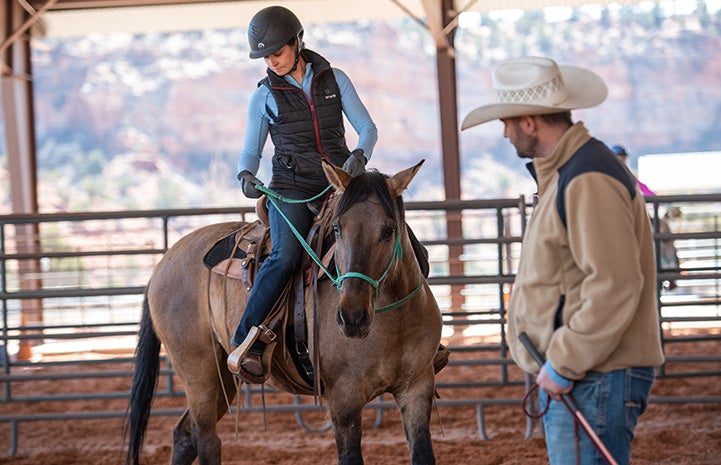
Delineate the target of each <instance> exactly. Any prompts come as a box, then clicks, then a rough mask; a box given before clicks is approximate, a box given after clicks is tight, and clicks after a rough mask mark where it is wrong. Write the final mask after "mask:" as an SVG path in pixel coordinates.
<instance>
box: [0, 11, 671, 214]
mask: <svg viewBox="0 0 721 465" xmlns="http://www.w3.org/2000/svg"><path fill="white" fill-rule="evenodd" d="M640 1H641V0H595V1H593V0H278V1H257V0H234V1H218V0H0V72H1V73H2V86H1V87H0V101H1V102H2V107H3V112H4V121H5V129H6V131H5V133H6V139H7V149H8V166H9V171H10V179H11V193H12V203H13V212H15V213H37V211H38V208H37V193H36V179H37V175H36V160H35V140H34V134H35V129H34V125H35V121H34V115H33V105H32V100H33V98H32V92H33V88H32V78H33V77H32V69H31V64H30V49H31V46H32V42H31V41H30V40H28V37H33V36H36V37H37V36H42V37H57V38H61V37H73V36H76V37H77V36H83V35H89V34H93V33H112V32H130V33H143V32H163V31H167V32H170V31H183V30H201V29H224V28H233V27H245V26H246V25H247V23H248V21H249V20H250V18H251V17H252V15H253V14H254V13H255V12H256V11H258V10H259V9H261V8H263V7H265V6H268V5H273V4H282V5H284V6H287V7H289V8H291V9H292V10H293V11H294V12H295V13H296V14H297V15H298V16H299V18H300V19H301V21H302V22H304V23H314V22H315V23H317V22H346V21H358V20H378V19H392V18H402V17H410V18H413V19H415V20H416V21H418V22H419V23H422V24H424V25H425V26H426V27H427V28H428V30H429V33H430V34H431V35H432V36H433V39H434V41H435V43H436V47H437V60H436V62H437V80H438V89H439V117H440V120H441V146H442V151H443V165H444V178H445V191H446V198H447V199H458V198H460V164H459V161H458V156H459V155H458V152H459V150H458V121H457V118H458V117H457V106H456V82H455V79H456V77H455V59H454V53H453V46H452V44H453V31H454V30H455V28H456V26H457V24H458V18H459V16H460V14H461V13H464V12H469V11H476V12H490V11H494V10H508V9H521V10H538V9H543V8H547V7H576V6H581V5H605V4H632V3H639V2H640ZM654 1H656V2H659V1H660V0H654Z"/></svg>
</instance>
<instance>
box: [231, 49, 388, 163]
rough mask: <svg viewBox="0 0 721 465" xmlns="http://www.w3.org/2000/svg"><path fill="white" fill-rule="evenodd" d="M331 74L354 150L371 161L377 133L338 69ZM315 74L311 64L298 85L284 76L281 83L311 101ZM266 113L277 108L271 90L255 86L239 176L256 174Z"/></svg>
mask: <svg viewBox="0 0 721 465" xmlns="http://www.w3.org/2000/svg"><path fill="white" fill-rule="evenodd" d="M332 70H333V76H335V80H336V82H337V83H338V87H339V89H340V96H341V104H342V106H343V113H344V114H345V116H346V118H348V121H349V122H350V124H351V126H353V129H354V130H355V132H356V133H357V134H358V146H357V148H361V149H363V153H364V155H365V157H366V159H368V160H370V157H371V155H372V154H373V148H374V147H375V145H376V142H377V141H378V129H377V128H376V125H375V123H374V122H373V120H372V119H371V116H370V114H369V113H368V110H367V109H366V107H365V105H363V102H362V101H361V99H360V97H359V96H358V92H356V90H355V87H353V83H352V82H351V81H350V79H349V78H348V76H347V75H346V74H345V73H344V72H343V71H341V70H339V69H337V68H332ZM314 74H315V73H314V72H313V66H312V64H311V63H306V68H305V75H304V76H303V82H302V83H301V84H300V85H299V84H298V82H297V81H296V80H295V79H293V78H292V77H291V76H290V75H286V76H284V79H285V80H286V81H287V82H288V83H289V84H292V85H294V86H295V87H298V88H302V89H303V92H305V94H306V96H308V98H311V97H310V95H311V83H312V81H313V76H314ZM268 111H270V112H272V114H273V115H277V114H278V104H277V103H276V101H275V98H274V97H273V94H272V93H271V92H270V89H268V88H267V87H266V86H258V88H257V89H256V90H255V92H254V93H253V95H252V96H251V98H250V104H249V105H248V122H247V126H246V128H245V137H244V140H243V149H242V151H241V152H240V157H239V158H238V165H237V168H238V171H237V172H238V173H240V172H242V171H250V172H251V173H253V175H254V176H255V175H256V174H257V173H258V169H259V167H260V159H261V156H262V153H263V147H264V146H265V143H266V141H267V139H268V133H269V125H270V124H273V122H272V119H271V118H270V116H269V115H268Z"/></svg>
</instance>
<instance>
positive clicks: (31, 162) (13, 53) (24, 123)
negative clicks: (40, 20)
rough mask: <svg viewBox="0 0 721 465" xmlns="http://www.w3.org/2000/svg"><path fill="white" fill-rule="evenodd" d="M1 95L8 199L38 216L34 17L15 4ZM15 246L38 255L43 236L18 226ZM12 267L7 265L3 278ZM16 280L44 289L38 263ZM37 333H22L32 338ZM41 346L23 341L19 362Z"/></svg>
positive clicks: (27, 307)
mask: <svg viewBox="0 0 721 465" xmlns="http://www.w3.org/2000/svg"><path fill="white" fill-rule="evenodd" d="M0 3H1V4H2V11H0V40H1V42H0V43H2V48H1V49H0V59H1V60H2V61H1V62H0V67H1V69H0V71H1V72H2V74H1V77H0V79H1V80H2V82H1V85H0V90H1V92H2V107H3V120H4V122H5V134H6V145H7V150H8V169H9V172H10V193H11V198H12V210H13V213H22V214H32V213H37V212H38V201H37V172H36V169H37V166H36V165H37V164H36V147H35V123H34V118H35V115H34V111H33V85H32V67H31V60H30V40H29V38H28V35H27V34H29V32H28V31H29V25H30V24H31V20H32V19H33V18H32V16H31V15H30V14H29V13H28V12H27V11H25V10H24V9H23V8H22V7H21V6H20V3H19V2H18V1H16V0H0ZM15 245H16V250H17V252H18V253H23V254H33V253H37V252H39V251H40V234H39V230H38V226H37V225H34V224H27V225H16V226H15ZM7 266H8V263H4V264H3V272H5V270H6V269H7ZM18 276H19V279H20V283H19V284H20V289H21V290H22V291H28V290H37V289H40V288H42V282H41V279H40V261H39V259H37V258H32V259H25V260H19V262H18ZM42 323H43V312H42V300H41V299H25V300H23V301H22V302H21V322H20V324H21V326H22V327H27V326H41V325H42ZM34 333H36V331H29V332H23V334H34ZM35 342H37V341H33V340H21V341H20V350H19V352H18V358H19V359H22V360H27V359H29V358H30V356H31V347H32V345H34V343H35Z"/></svg>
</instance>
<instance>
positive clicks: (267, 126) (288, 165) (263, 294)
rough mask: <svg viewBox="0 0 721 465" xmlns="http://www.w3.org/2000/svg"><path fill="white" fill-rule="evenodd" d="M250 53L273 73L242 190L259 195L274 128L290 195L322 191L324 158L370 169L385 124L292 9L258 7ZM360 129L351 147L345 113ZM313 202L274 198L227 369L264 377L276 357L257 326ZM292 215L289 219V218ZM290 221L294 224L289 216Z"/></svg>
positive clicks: (276, 185) (253, 106) (256, 113)
mask: <svg viewBox="0 0 721 465" xmlns="http://www.w3.org/2000/svg"><path fill="white" fill-rule="evenodd" d="M248 40H249V42H250V58H253V59H255V58H263V59H264V60H265V63H266V65H267V66H268V69H267V77H266V78H265V79H263V80H262V81H260V84H259V85H258V88H257V89H256V91H255V92H254V94H253V96H252V97H251V101H250V107H249V109H248V125H247V128H246V132H245V139H244V144H243V150H242V152H241V154H240V158H239V160H238V173H239V174H238V180H239V181H240V182H241V188H242V191H243V194H244V195H245V196H246V197H248V198H259V197H260V196H261V192H260V191H259V190H258V189H257V188H256V186H258V185H262V184H263V183H262V182H261V181H260V180H258V179H257V178H256V177H255V176H256V174H257V172H258V168H259V166H260V158H261V152H262V150H263V146H264V145H265V142H266V139H267V137H268V134H269V133H270V137H271V140H272V141H273V145H274V146H275V154H274V155H273V160H272V167H273V173H272V178H271V182H270V187H271V188H272V189H273V190H274V191H275V192H276V193H277V194H279V195H281V196H283V197H284V198H287V199H293V200H303V199H316V198H318V199H319V200H321V201H322V199H320V198H319V197H320V196H321V195H322V193H323V191H324V190H325V189H326V188H327V186H328V181H327V179H326V177H325V175H324V174H323V170H322V168H321V160H326V161H327V162H329V163H332V164H334V165H337V166H342V167H343V169H345V170H346V171H347V172H348V173H350V174H351V175H355V174H358V173H360V172H362V171H363V170H364V169H365V164H366V163H367V161H368V159H369V158H370V157H371V154H372V153H373V147H374V146H375V144H376V141H377V140H378V132H377V129H376V126H375V124H374V123H373V120H372V119H371V117H370V115H369V114H368V110H366V107H365V106H364V105H363V102H361V100H360V98H359V97H358V94H357V93H356V90H355V88H354V87H353V84H352V83H351V81H350V80H349V79H348V76H346V74H345V73H344V72H343V71H341V70H339V69H337V68H331V66H330V64H329V63H328V61H327V60H326V59H325V58H323V57H322V56H321V55H319V54H317V53H316V52H313V51H311V50H308V49H305V48H304V47H303V26H302V25H301V23H300V21H299V20H298V18H297V17H296V15H295V14H293V12H291V11H290V10H288V9H287V8H283V7H281V6H271V7H268V8H264V9H262V10H260V11H259V12H258V13H256V15H255V16H253V18H252V19H251V21H250V25H249V27H248ZM344 113H345V115H346V117H347V118H348V120H349V121H350V123H351V125H352V126H353V128H354V129H355V131H356V132H357V133H358V146H357V148H356V149H355V150H353V151H352V152H351V151H350V150H349V149H348V147H347V145H346V141H345V128H344V124H343V114H344ZM309 207H312V203H311V204H308V205H306V204H305V202H297V203H296V202H279V203H277V204H269V205H268V219H269V222H270V236H271V242H272V244H273V247H272V250H271V253H270V255H269V256H268V257H267V258H266V259H265V261H264V263H263V266H262V267H261V268H260V271H259V272H258V275H257V277H256V280H255V284H254V285H253V288H252V291H251V293H250V297H249V299H248V304H247V306H246V308H245V313H244V314H243V319H242V320H241V321H240V324H239V325H238V327H237V329H236V331H235V335H234V337H233V340H232V343H233V346H234V347H235V350H234V351H233V352H232V353H231V354H230V356H229V357H228V369H229V370H230V371H231V372H233V373H234V374H241V377H243V376H242V374H243V372H245V373H246V374H249V375H250V376H245V378H246V379H247V378H251V379H252V378H255V379H257V378H262V377H263V375H264V366H265V367H267V365H268V363H269V361H268V360H267V356H266V357H263V351H264V348H265V343H264V341H263V338H262V337H259V336H261V332H260V331H259V330H258V326H259V325H260V323H261V322H262V321H263V320H264V318H265V317H266V316H267V315H268V313H269V312H270V310H271V308H272V307H273V305H274V304H275V302H276V301H277V300H278V298H279V296H280V294H281V293H282V291H283V288H284V287H285V285H286V283H287V282H288V280H289V279H290V278H291V276H292V274H293V272H294V271H295V270H296V269H297V268H298V266H299V264H300V260H301V257H302V253H303V248H302V246H301V244H300V243H299V242H298V241H297V240H296V238H295V237H294V235H293V232H292V230H291V226H290V225H292V226H293V227H295V229H296V230H297V231H298V232H299V233H300V234H301V235H302V236H303V237H305V236H306V235H307V233H308V231H309V230H310V227H311V226H312V223H313V217H314V213H313V212H311V209H310V208H309ZM283 217H285V218H287V219H288V222H286V220H285V219H284V218H283ZM289 223H290V224H289Z"/></svg>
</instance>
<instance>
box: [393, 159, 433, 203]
mask: <svg viewBox="0 0 721 465" xmlns="http://www.w3.org/2000/svg"><path fill="white" fill-rule="evenodd" d="M425 161H426V160H425V159H423V160H421V161H420V162H418V164H417V165H415V166H411V167H410V168H406V169H404V170H403V171H399V172H397V173H396V174H394V175H393V176H392V177H390V178H388V179H386V184H387V185H388V191H389V192H390V193H391V197H392V198H394V199H395V198H398V197H400V196H401V194H403V191H404V190H406V188H407V187H408V184H410V183H411V180H413V178H414V177H415V175H416V173H417V172H418V170H419V169H421V166H422V165H423V163H424V162H425Z"/></svg>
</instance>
